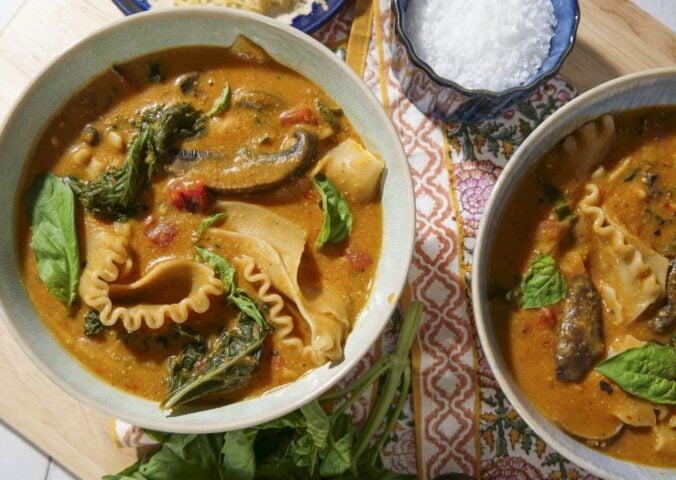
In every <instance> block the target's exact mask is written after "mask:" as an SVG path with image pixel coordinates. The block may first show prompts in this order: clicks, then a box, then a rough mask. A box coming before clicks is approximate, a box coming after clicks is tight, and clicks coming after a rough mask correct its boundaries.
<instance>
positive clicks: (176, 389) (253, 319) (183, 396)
mask: <svg viewBox="0 0 676 480" xmlns="http://www.w3.org/2000/svg"><path fill="white" fill-rule="evenodd" d="M196 250H197V255H196V256H197V260H199V261H203V262H205V263H207V264H208V265H210V266H211V268H213V269H214V272H216V274H217V275H218V276H219V277H220V278H221V280H222V281H223V283H224V284H225V285H226V287H227V288H229V293H228V296H227V300H228V301H229V302H230V303H232V304H233V305H235V306H236V307H237V308H238V309H239V310H240V311H241V313H242V314H241V316H240V318H239V322H238V325H237V326H236V327H234V328H233V329H232V330H225V329H224V330H223V331H221V334H220V335H219V337H218V339H217V340H216V342H215V344H214V347H213V349H212V350H211V351H210V352H208V353H206V352H205V348H206V347H205V345H204V343H201V344H200V343H191V344H188V345H186V346H185V347H184V348H183V350H182V351H181V354H180V355H179V357H178V359H176V360H175V362H173V363H172V365H171V373H172V375H171V381H170V386H169V394H168V395H167V398H165V399H164V401H163V402H162V404H161V405H160V406H161V407H162V408H172V407H175V406H177V405H181V404H184V403H187V402H190V401H192V400H195V399H197V398H202V397H206V396H209V395H213V394H225V393H228V392H230V391H233V390H236V389H238V388H240V387H243V386H244V385H246V384H247V383H248V382H249V380H250V379H251V376H252V375H253V373H254V372H255V371H256V369H257V368H258V365H259V363H260V357H261V349H262V347H263V343H264V342H265V338H266V336H267V333H268V330H269V329H270V326H269V325H268V323H267V321H266V320H265V317H264V316H263V314H262V313H261V311H260V309H259V307H258V305H256V303H255V302H254V301H253V300H251V299H250V298H249V297H248V296H247V294H246V293H245V292H244V290H242V289H240V288H237V284H236V280H235V268H234V267H233V266H232V264H231V263H230V262H228V260H226V259H225V258H223V257H221V256H220V255H218V254H216V253H214V252H212V251H210V250H208V249H206V248H202V247H196Z"/></svg>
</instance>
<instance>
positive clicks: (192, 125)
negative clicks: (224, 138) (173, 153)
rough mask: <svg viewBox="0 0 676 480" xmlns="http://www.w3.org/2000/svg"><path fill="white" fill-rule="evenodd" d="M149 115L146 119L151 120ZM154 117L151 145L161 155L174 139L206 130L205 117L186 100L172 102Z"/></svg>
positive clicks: (194, 135) (188, 136)
mask: <svg viewBox="0 0 676 480" xmlns="http://www.w3.org/2000/svg"><path fill="white" fill-rule="evenodd" d="M152 118H153V117H149V118H148V120H152ZM155 118H156V120H155V121H156V126H155V134H154V135H153V137H152V142H153V147H154V148H155V151H156V152H157V155H158V157H163V156H164V155H165V154H166V153H167V151H168V150H169V148H170V147H171V145H172V143H173V142H174V141H176V140H180V139H185V138H190V137H197V136H199V135H201V134H202V133H204V131H205V130H206V121H207V119H206V117H205V116H204V114H203V113H202V112H200V111H199V110H195V108H194V107H193V106H192V105H191V104H190V103H188V102H179V103H174V104H173V105H170V106H168V107H166V108H163V109H161V110H160V111H159V114H158V115H157V116H156V117H155Z"/></svg>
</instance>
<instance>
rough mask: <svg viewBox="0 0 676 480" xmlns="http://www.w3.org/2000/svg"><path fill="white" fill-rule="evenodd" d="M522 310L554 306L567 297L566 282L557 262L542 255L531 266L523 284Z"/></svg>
mask: <svg viewBox="0 0 676 480" xmlns="http://www.w3.org/2000/svg"><path fill="white" fill-rule="evenodd" d="M521 292H522V298H521V308H526V309H527V308H540V307H546V306H547V305H552V304H554V303H556V302H558V301H559V300H561V299H563V298H564V297H565V296H566V281H565V280H564V278H563V276H562V275H561V272H560V271H559V268H558V267H557V265H556V261H555V260H554V259H553V258H552V257H550V256H549V255H546V254H541V255H540V256H539V257H538V258H536V259H535V260H534V261H533V263H532V264H531V266H530V270H529V272H528V274H527V275H526V277H525V278H524V279H523V282H522V283H521Z"/></svg>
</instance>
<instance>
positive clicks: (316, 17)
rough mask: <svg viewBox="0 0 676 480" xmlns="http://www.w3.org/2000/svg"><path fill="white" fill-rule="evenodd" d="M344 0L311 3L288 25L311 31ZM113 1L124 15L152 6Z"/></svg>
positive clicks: (138, 0)
mask: <svg viewBox="0 0 676 480" xmlns="http://www.w3.org/2000/svg"><path fill="white" fill-rule="evenodd" d="M345 2H346V0H324V3H325V4H326V8H325V7H323V6H322V5H319V4H318V3H317V2H313V3H312V11H311V12H310V13H309V14H307V15H299V16H297V17H294V18H293V19H292V20H291V22H290V25H291V26H292V27H296V28H297V29H298V30H300V31H301V32H305V33H312V32H314V31H315V30H317V29H318V28H319V27H321V26H322V25H324V24H325V23H326V22H328V21H329V19H330V18H331V17H333V16H334V15H335V14H336V12H338V10H339V9H340V7H342V6H343V5H344V4H345ZM113 3H114V4H115V5H117V7H118V8H119V9H120V10H122V12H123V13H124V14H125V15H132V14H134V13H139V12H145V11H146V10H150V9H151V8H153V6H152V5H151V4H150V3H149V2H148V1H147V0H113Z"/></svg>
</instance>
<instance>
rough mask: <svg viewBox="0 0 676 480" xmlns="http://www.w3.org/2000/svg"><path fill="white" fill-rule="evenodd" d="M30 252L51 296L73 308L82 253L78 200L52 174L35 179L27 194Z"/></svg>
mask: <svg viewBox="0 0 676 480" xmlns="http://www.w3.org/2000/svg"><path fill="white" fill-rule="evenodd" d="M27 197H28V199H27V200H28V208H29V212H30V219H31V228H32V232H33V236H32V238H31V248H32V249H33V253H34V254H35V261H36V263H37V266H38V274H39V275H40V280H42V282H43V283H44V284H45V285H46V287H47V290H48V291H49V293H51V294H52V295H54V296H55V297H56V298H58V299H59V300H61V301H62V302H63V303H65V304H66V305H67V306H68V307H70V306H71V305H72V304H73V302H74V301H75V299H76V298H77V284H78V281H79V279H80V253H79V251H78V243H77V228H76V225H75V197H74V196H73V192H72V191H71V190H70V188H68V186H67V185H65V184H64V182H63V181H62V180H61V179H60V178H59V177H57V176H55V175H52V174H51V173H46V174H42V175H40V176H39V177H37V178H36V179H35V181H34V182H33V184H32V185H31V187H30V188H29V190H28V195H27Z"/></svg>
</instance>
